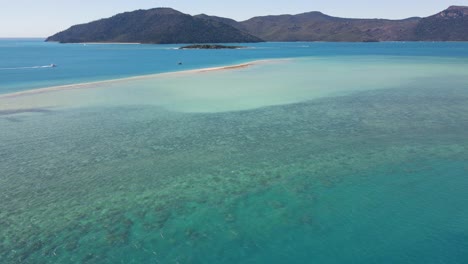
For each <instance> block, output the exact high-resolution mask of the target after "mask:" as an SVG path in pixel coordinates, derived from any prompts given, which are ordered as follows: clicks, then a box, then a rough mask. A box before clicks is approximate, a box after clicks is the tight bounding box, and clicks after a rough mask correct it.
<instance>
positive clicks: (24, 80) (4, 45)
mask: <svg viewBox="0 0 468 264" xmlns="http://www.w3.org/2000/svg"><path fill="white" fill-rule="evenodd" d="M244 45H245V46H248V47H250V48H249V49H239V50H177V49H176V48H177V47H180V46H181V45H115V44H104V45H93V44H87V45H83V44H59V43H47V42H44V41H43V40H42V39H0V94H2V93H11V92H15V91H23V90H29V89H34V88H42V87H49V86H56V85H64V84H72V83H81V82H89V81H97V80H107V79H115V78H122V77H129V76H136V75H145V74H153V73H161V72H171V71H180V70H187V69H196V68H204V67H211V66H222V65H227V64H236V63H241V62H246V61H251V60H257V59H271V58H293V57H307V56H356V55H360V56H365V55H390V56H437V57H457V58H461V57H466V58H468V43H455V42H448V43H441V42H439V43H437V42H436V43H431V42H385V43H322V42H315V43H310V42H294V43H291V42H287V43H256V44H244ZM178 62H182V63H183V65H178ZM50 64H56V65H57V66H58V67H56V68H50V67H41V66H47V65H50Z"/></svg>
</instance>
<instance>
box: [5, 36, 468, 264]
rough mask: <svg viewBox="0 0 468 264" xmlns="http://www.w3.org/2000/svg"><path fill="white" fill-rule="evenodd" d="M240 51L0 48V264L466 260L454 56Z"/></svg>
mask: <svg viewBox="0 0 468 264" xmlns="http://www.w3.org/2000/svg"><path fill="white" fill-rule="evenodd" d="M245 45H247V46H249V48H248V49H241V50H177V49H175V48H176V47H178V45H117V44H112V45H111V44H106V45H97V44H87V45H83V44H70V45H68V44H67V45H61V44H56V43H43V42H42V41H41V40H37V39H29V40H24V39H22V40H19V39H8V40H0V201H1V202H0V263H2V264H3V263H8V264H10V263H34V264H36V263H174V264H176V263H180V264H183V263H203V264H205V263H216V264H222V263H226V264H231V263H325V264H328V263H364V264H367V263H369V264H370V263H379V264H380V263H389V264H390V263H392V264H393V263H424V264H426V263H447V264H456V263H460V264H461V263H468V206H467V204H468V191H467V190H468V132H467V131H468V43H427V42H421V43H260V44H245ZM179 61H181V62H183V65H177V63H178V62H179ZM252 61H254V62H253V63H252V64H251V65H250V66H248V67H242V68H234V69H225V70H216V71H213V70H211V71H190V72H187V71H185V70H194V69H201V68H209V67H219V66H225V65H236V64H239V63H247V62H252ZM50 64H56V65H57V67H48V65H50ZM128 77H131V78H128ZM82 83H86V84H82ZM59 85H68V86H65V87H52V86H59ZM48 87H52V88H48ZM36 88H46V89H41V90H35V89H36Z"/></svg>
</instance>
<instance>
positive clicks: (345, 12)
mask: <svg viewBox="0 0 468 264" xmlns="http://www.w3.org/2000/svg"><path fill="white" fill-rule="evenodd" d="M27 2H29V1H26V0H18V1H15V2H13V1H10V2H7V3H5V4H3V8H2V9H1V10H0V16H1V17H2V18H3V19H4V21H8V23H1V24H0V38H46V37H48V36H50V35H52V34H54V33H57V32H59V31H62V30H65V29H67V28H69V27H70V26H72V25H75V24H82V23H87V22H90V21H93V20H97V19H101V18H107V17H110V16H113V15H115V14H118V13H122V12H128V11H134V10H137V9H150V8H155V7H170V8H173V9H176V10H178V11H181V12H183V13H186V14H190V15H197V14H201V13H204V14H208V15H216V16H221V17H227V18H232V19H235V20H237V21H243V20H247V19H249V18H252V17H254V16H265V15H280V14H299V13H304V12H310V11H320V12H323V13H325V14H327V15H331V16H336V17H346V18H383V19H404V18H408V17H416V16H418V17H425V16H430V15H433V14H436V13H437V12H440V11H442V10H444V9H446V8H447V7H449V6H452V5H468V0H458V1H451V0H429V1H422V0H417V1H412V2H411V3H408V1H403V0H395V1H393V2H392V3H388V2H386V1H370V0H358V1H354V2H353V4H349V3H343V1H342V0H328V1H325V0H318V1H316V2H314V3H310V2H307V1H304V0H290V1H288V2H287V3H276V2H275V3H270V2H267V1H264V0H258V1H246V0H239V1H236V2H235V3H220V2H219V1H214V0H207V1H204V2H203V3H202V4H200V3H193V2H191V1H189V0H177V1H169V0H163V1H153V0H141V1H139V2H138V3H135V2H128V1H123V0H116V1H112V2H111V1H109V0H103V1H100V2H98V3H96V2H94V1H91V0H82V1H80V2H77V1H73V2H71V1H70V2H66V3H65V2H64V1H59V0H44V1H41V2H33V3H27ZM25 6H26V7H25ZM246 7H248V8H246Z"/></svg>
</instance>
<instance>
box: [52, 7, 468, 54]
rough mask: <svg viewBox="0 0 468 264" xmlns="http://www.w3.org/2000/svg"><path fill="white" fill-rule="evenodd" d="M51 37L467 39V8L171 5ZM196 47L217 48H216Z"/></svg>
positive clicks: (126, 39)
mask: <svg viewBox="0 0 468 264" xmlns="http://www.w3.org/2000/svg"><path fill="white" fill-rule="evenodd" d="M46 41H56V42H61V43H86V42H99V43H144V44H181V43H184V44H195V43H211V44H216V43H252V42H263V41H273V42H277V41H280V42H281V41H328V42H381V41H468V7H466V6H451V7H449V8H448V9H446V10H443V11H442V12H439V13H437V14H435V15H432V16H429V17H423V18H421V17H410V18H406V19H400V20H390V19H373V18H372V19H365V18H362V19H357V18H341V17H333V16H329V15H326V14H324V13H321V12H318V11H313V12H306V13H301V14H297V15H270V16H257V17H253V18H251V19H248V20H245V21H240V22H238V21H235V20H233V19H229V18H224V17H218V16H209V15H206V14H201V15H196V16H191V15H188V14H184V13H182V12H180V11H177V10H174V9H171V8H154V9H149V10H136V11H133V12H126V13H121V14H117V15H115V16H113V17H110V18H106V19H100V20H97V21H93V22H90V23H87V24H81V25H75V26H72V27H71V28H69V29H67V30H64V31H62V32H59V33H57V34H55V35H53V36H50V37H49V38H47V39H46ZM194 48H198V49H203V48H207V49H217V47H216V46H208V47H194ZM220 48H221V47H220ZM222 48H225V47H222Z"/></svg>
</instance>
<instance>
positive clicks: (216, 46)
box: [179, 44, 247, 49]
mask: <svg viewBox="0 0 468 264" xmlns="http://www.w3.org/2000/svg"><path fill="white" fill-rule="evenodd" d="M245 48H247V47H245V46H226V45H219V44H197V45H188V46H182V47H180V48H179V49H245Z"/></svg>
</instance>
